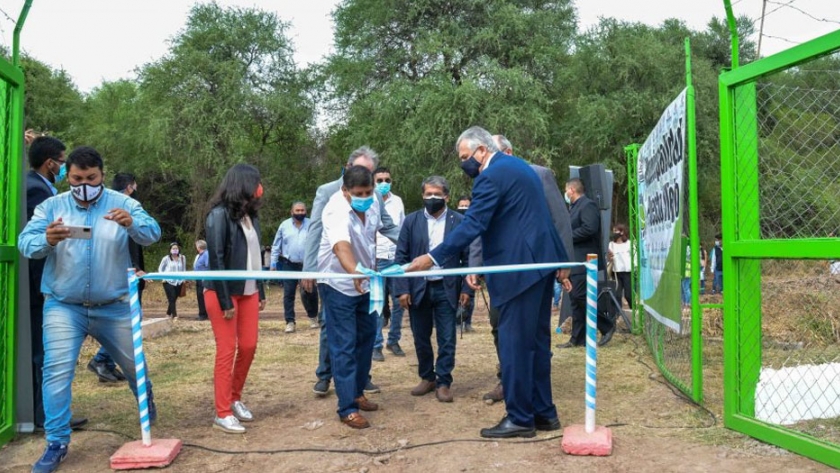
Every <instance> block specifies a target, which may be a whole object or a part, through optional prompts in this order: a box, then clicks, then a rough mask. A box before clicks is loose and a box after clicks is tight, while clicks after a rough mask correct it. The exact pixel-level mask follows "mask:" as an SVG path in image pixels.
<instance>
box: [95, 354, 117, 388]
mask: <svg viewBox="0 0 840 473" xmlns="http://www.w3.org/2000/svg"><path fill="white" fill-rule="evenodd" d="M87 369H88V371H90V372H91V373H93V374H95V375H96V376H98V377H99V382H100V383H118V382H119V380H118V379H117V378H116V377H115V376H114V375H113V374H111V371H110V370H109V369H108V368H107V367H106V366H105V365H104V364H102V363H97V362H96V361H94V360H90V363H88V365H87Z"/></svg>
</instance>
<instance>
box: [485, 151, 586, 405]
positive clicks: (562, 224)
mask: <svg viewBox="0 0 840 473" xmlns="http://www.w3.org/2000/svg"><path fill="white" fill-rule="evenodd" d="M493 141H495V142H496V145H497V146H498V147H499V149H500V150H501V151H502V152H503V153H505V154H509V155H513V145H512V144H511V143H510V141H509V140H508V139H507V138H506V137H505V136H504V135H493ZM531 168H532V169H533V170H534V171H535V172H536V173H537V176H539V178H540V182H541V183H542V186H543V192H544V193H545V198H546V201H547V202H548V211H549V213H550V214H551V221H552V222H553V223H554V228H555V229H556V230H557V234H558V235H560V240H561V241H562V242H563V246H564V247H565V248H566V254H569V255H571V254H574V247H573V243H572V225H571V220H570V218H569V209H568V208H566V205H565V202H563V194H562V193H561V192H560V188H559V187H558V186H557V179H556V178H555V177H554V172H553V171H552V170H551V169H548V168H545V167H542V166H537V165H536V164H532V165H531ZM475 266H482V257H481V241H480V240H476V241H474V242H473V243H472V245H470V267H475ZM474 289H475V288H474ZM564 291H565V289H564ZM563 301H564V304H565V303H567V302H566V301H568V297H564V298H563ZM491 302H492V301H491ZM489 312H490V314H489V315H490V326H491V327H492V329H491V333H492V334H493V344H494V345H495V346H496V356H497V357H498V356H499V311H498V310H496V309H494V308H493V307H492V306H491V307H489ZM496 375H497V376H498V378H499V383H498V384H497V385H496V387H495V388H494V389H493V390H492V391H490V392H488V393H487V394H485V395H484V396H483V398H482V399H484V400H485V401H487V402H489V403H494V402H499V401H503V400H504V399H505V397H504V389H503V388H502V382H501V379H502V374H501V372H497V373H496Z"/></svg>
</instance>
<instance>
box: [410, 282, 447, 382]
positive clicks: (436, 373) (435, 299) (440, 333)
mask: <svg viewBox="0 0 840 473" xmlns="http://www.w3.org/2000/svg"><path fill="white" fill-rule="evenodd" d="M414 304H415V305H413V306H412V307H411V310H409V311H408V317H409V320H410V322H411V332H412V333H413V334H414V349H415V351H416V352H417V374H419V375H420V378H421V379H424V380H426V381H434V382H435V384H437V386H438V387H440V386H451V385H452V370H453V369H454V368H455V307H453V306H452V304H450V302H449V298H447V297H446V288H445V287H444V285H443V281H427V282H426V294H425V295H424V296H423V300H421V301H416V302H414ZM433 329H434V331H435V334H436V335H437V346H438V356H437V362H435V352H434V349H433V348H432V330H433Z"/></svg>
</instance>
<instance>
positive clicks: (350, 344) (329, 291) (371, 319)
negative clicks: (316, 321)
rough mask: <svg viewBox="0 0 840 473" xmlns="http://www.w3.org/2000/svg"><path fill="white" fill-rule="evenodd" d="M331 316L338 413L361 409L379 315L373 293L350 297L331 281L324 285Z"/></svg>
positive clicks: (329, 336) (329, 334)
mask: <svg viewBox="0 0 840 473" xmlns="http://www.w3.org/2000/svg"><path fill="white" fill-rule="evenodd" d="M323 295H324V299H323V302H324V305H325V306H326V307H327V309H326V311H327V313H328V314H329V317H327V341H328V342H329V347H330V360H331V361H332V373H333V379H334V380H335V393H336V395H337V396H338V411H337V412H338V415H339V416H340V417H346V416H348V415H350V414H352V413H353V412H358V410H359V404H358V403H357V402H356V399H357V398H359V397H360V396H362V394H364V389H365V385H366V384H367V382H368V380H369V379H370V364H371V355H372V353H373V339H374V337H375V335H376V320H375V319H376V318H377V317H376V315H375V314H371V313H370V312H369V310H370V294H369V293H368V294H361V295H358V296H347V295H345V294H343V293H341V292H339V291H336V290H335V289H333V288H332V287H331V286H329V285H328V284H325V285H324V287H323Z"/></svg>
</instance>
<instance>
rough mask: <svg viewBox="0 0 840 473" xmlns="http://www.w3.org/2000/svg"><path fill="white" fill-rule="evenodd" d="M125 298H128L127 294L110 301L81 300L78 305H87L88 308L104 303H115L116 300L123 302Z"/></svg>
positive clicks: (100, 305)
mask: <svg viewBox="0 0 840 473" xmlns="http://www.w3.org/2000/svg"><path fill="white" fill-rule="evenodd" d="M127 300H128V296H122V297H118V298H116V299H111V300H110V301H105V302H89V301H88V302H82V303H81V304H80V305H81V306H82V307H87V308H88V309H89V308H91V307H102V306H104V305H111V304H116V303H117V302H125V301H127Z"/></svg>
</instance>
